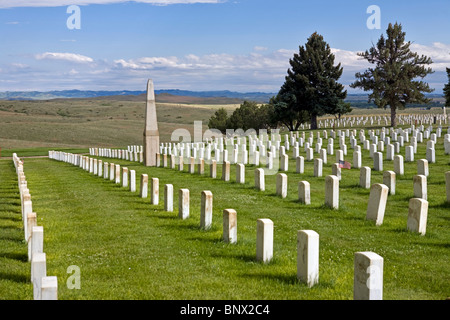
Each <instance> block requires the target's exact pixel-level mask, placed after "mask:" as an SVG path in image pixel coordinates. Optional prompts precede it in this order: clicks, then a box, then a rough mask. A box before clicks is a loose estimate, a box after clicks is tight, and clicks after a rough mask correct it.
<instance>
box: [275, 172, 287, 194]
mask: <svg viewBox="0 0 450 320" xmlns="http://www.w3.org/2000/svg"><path fill="white" fill-rule="evenodd" d="M276 194H277V195H278V196H281V197H282V198H286V196H287V175H286V174H285V173H278V174H277V188H276Z"/></svg>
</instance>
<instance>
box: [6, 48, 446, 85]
mask: <svg viewBox="0 0 450 320" xmlns="http://www.w3.org/2000/svg"><path fill="white" fill-rule="evenodd" d="M411 49H412V50H413V51H416V52H418V53H419V54H425V55H427V56H430V57H431V58H432V59H433V62H434V63H433V64H432V65H431V67H432V68H433V70H436V72H435V73H434V74H431V75H428V76H427V77H426V79H425V81H427V82H428V83H429V84H430V85H431V86H432V87H435V88H436V91H439V92H440V90H441V89H442V86H443V83H446V82H445V81H447V80H446V79H447V78H446V73H445V66H447V67H448V66H450V55H449V54H448V53H449V52H450V50H449V49H450V45H448V44H443V43H434V44H432V45H428V46H425V45H419V44H414V45H412V46H411ZM361 51H362V50H361ZM297 52H298V51H297V50H291V49H279V50H275V51H269V50H264V51H262V50H261V51H257V50H252V51H251V52H249V53H247V54H229V53H215V54H203V55H199V54H194V53H188V54H185V55H180V56H144V57H138V58H133V59H129V58H126V57H117V59H114V60H112V61H111V60H103V59H93V58H91V57H88V56H85V55H81V54H76V53H62V52H45V53H40V54H37V55H35V56H34V58H35V59H32V60H27V61H24V60H20V59H19V58H17V60H16V61H14V63H10V64H4V65H0V68H2V71H0V72H2V79H3V80H4V81H0V90H21V89H24V88H25V89H30V88H36V89H40V90H44V91H45V90H51V89H61V88H66V89H67V88H78V89H83V88H84V89H89V90H96V89H98V90H122V89H128V90H141V89H142V90H144V89H145V83H146V79H149V78H153V79H154V81H155V86H156V87H157V88H158V89H186V90H194V91H199V90H233V91H241V92H245V91H264V92H277V91H278V90H279V88H280V86H281V85H282V84H283V82H284V78H285V76H286V74H287V70H288V69H289V68H290V64H289V60H290V59H291V58H292V57H293V55H294V54H295V53H297ZM332 52H333V53H334V54H335V64H337V63H341V65H342V67H343V68H344V72H343V74H342V77H341V78H340V80H339V81H340V82H341V83H342V84H344V85H345V86H346V87H348V85H349V84H350V83H352V82H354V81H355V73H356V72H360V71H364V70H365V69H366V68H367V67H369V66H370V64H369V63H368V62H367V61H365V60H363V59H361V58H360V57H358V55H357V52H356V51H350V50H344V49H338V48H333V49H332ZM23 59H25V58H23ZM42 61H59V63H58V64H56V63H55V64H52V63H50V64H46V65H45V67H43V66H42V65H41V64H40V62H42ZM36 62H38V63H36ZM38 86H42V87H41V88H38ZM22 87H23V88H22ZM350 91H352V90H349V92H350Z"/></svg>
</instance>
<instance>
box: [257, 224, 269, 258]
mask: <svg viewBox="0 0 450 320" xmlns="http://www.w3.org/2000/svg"><path fill="white" fill-rule="evenodd" d="M272 257H273V222H272V220H270V219H258V220H257V225H256V260H257V261H262V262H269V261H270V260H272Z"/></svg>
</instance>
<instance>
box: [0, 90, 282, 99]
mask: <svg viewBox="0 0 450 320" xmlns="http://www.w3.org/2000/svg"><path fill="white" fill-rule="evenodd" d="M145 93H146V92H145V91H130V90H120V91H118V90H117V91H102V90H99V91H93V90H60V91H56V90H54V91H45V92H42V91H6V92H0V99H1V100H50V99H68V98H98V97H109V96H138V95H142V94H145ZM162 93H165V94H170V95H173V96H184V97H197V98H230V99H239V100H251V101H257V102H269V100H270V98H271V97H273V96H274V95H276V93H266V92H245V93H242V92H233V91H229V90H222V91H189V90H179V89H165V90H155V94H157V95H158V94H162Z"/></svg>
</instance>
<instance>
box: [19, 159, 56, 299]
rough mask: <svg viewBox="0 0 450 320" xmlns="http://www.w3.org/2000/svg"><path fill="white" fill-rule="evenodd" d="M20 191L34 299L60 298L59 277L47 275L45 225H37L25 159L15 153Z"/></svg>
mask: <svg viewBox="0 0 450 320" xmlns="http://www.w3.org/2000/svg"><path fill="white" fill-rule="evenodd" d="M13 162H14V167H15V168H16V173H17V180H18V187H19V193H20V202H21V211H22V222H23V229H24V240H25V242H26V243H27V245H28V261H31V283H32V284H33V299H34V300H58V279H57V277H56V276H47V261H46V254H45V252H44V227H43V226H38V225H37V218H36V212H33V204H32V201H31V195H30V190H29V189H28V183H27V180H26V177H25V173H24V167H23V161H22V160H21V159H20V158H19V157H18V156H17V154H16V153H14V154H13Z"/></svg>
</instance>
